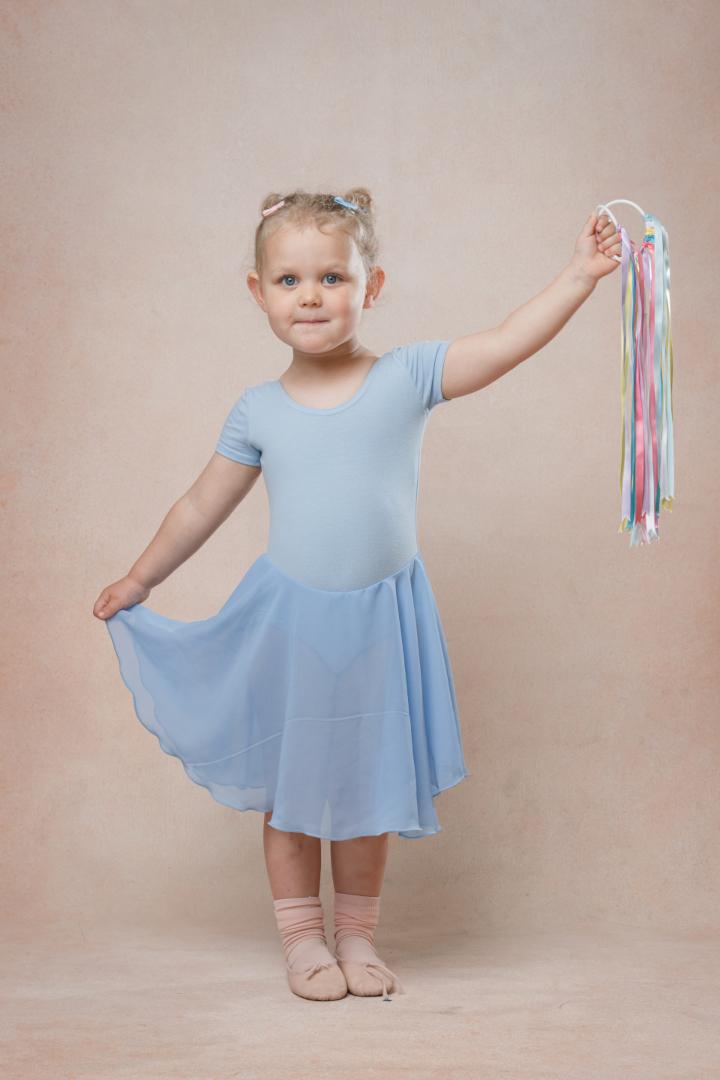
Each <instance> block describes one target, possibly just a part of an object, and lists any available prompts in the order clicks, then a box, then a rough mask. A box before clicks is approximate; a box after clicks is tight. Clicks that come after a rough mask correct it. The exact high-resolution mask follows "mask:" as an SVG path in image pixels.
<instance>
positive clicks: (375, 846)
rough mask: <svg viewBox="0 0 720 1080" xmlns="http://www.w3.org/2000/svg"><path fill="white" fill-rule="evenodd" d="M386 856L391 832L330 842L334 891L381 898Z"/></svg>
mask: <svg viewBox="0 0 720 1080" xmlns="http://www.w3.org/2000/svg"><path fill="white" fill-rule="evenodd" d="M387 854H388V833H383V834H382V835H381V836H356V837H353V839H352V840H331V841H330V861H331V863H332V876H333V884H334V886H335V891H336V892H340V893H355V894H361V895H362V896H379V895H380V890H381V889H382V883H383V878H384V876H385V863H386V862H387Z"/></svg>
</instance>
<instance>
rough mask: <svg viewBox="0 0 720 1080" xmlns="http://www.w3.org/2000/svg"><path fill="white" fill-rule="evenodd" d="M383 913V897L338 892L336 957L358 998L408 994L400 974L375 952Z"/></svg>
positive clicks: (348, 986)
mask: <svg viewBox="0 0 720 1080" xmlns="http://www.w3.org/2000/svg"><path fill="white" fill-rule="evenodd" d="M379 916H380V897H379V896H360V895H353V894H351V893H338V892H336V893H335V957H336V959H337V962H338V967H339V968H340V970H341V971H342V973H343V975H344V976H345V982H346V983H347V988H348V990H349V992H350V993H351V994H354V995H355V996H356V997H379V996H380V995H381V994H382V997H383V1001H392V998H391V997H390V994H391V992H392V991H397V992H398V993H400V994H404V993H405V988H404V987H403V985H402V983H401V982H400V980H399V979H398V977H397V975H396V974H395V973H394V972H393V971H391V970H390V968H389V967H388V966H387V965H386V964H384V963H383V961H382V960H381V959H380V957H379V956H378V954H377V952H376V951H375V944H374V931H375V928H376V927H377V923H378V919H379Z"/></svg>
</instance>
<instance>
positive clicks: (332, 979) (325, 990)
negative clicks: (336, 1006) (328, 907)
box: [263, 811, 347, 1001]
mask: <svg viewBox="0 0 720 1080" xmlns="http://www.w3.org/2000/svg"><path fill="white" fill-rule="evenodd" d="M271 817H272V811H269V812H268V813H266V814H265V820H264V823H263V847H264V849H265V864H266V866H267V873H268V878H269V880H270V889H271V891H272V895H273V910H274V912H275V919H276V922H277V927H278V930H279V931H280V935H281V937H282V945H283V952H284V953H285V959H286V961H287V976H288V982H289V984H290V989H291V990H292V991H293V993H294V994H297V995H298V996H299V997H304V998H310V999H312V1000H314V1001H327V1000H332V1001H334V1000H337V999H338V998H342V997H344V996H345V995H346V994H347V983H346V982H345V977H344V975H343V973H342V971H341V970H340V968H339V967H338V964H337V961H336V960H335V957H334V956H333V955H332V953H331V952H330V950H329V949H328V947H327V941H326V939H325V923H324V919H323V910H322V903H321V901H320V896H319V893H320V858H321V852H320V839H319V837H317V836H306V835H305V834H304V833H291V832H283V831H282V830H281V829H273V828H272V826H270V825H268V821H269V819H270V818H271Z"/></svg>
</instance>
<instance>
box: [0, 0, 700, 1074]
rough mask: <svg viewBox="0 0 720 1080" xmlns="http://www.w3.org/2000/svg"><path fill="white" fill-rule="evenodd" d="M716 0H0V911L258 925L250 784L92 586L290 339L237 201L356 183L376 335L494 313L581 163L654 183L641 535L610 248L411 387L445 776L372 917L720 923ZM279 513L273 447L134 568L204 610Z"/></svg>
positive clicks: (538, 281) (484, 323) (537, 284)
mask: <svg viewBox="0 0 720 1080" xmlns="http://www.w3.org/2000/svg"><path fill="white" fill-rule="evenodd" d="M717 16H718V9H717V7H716V6H715V5H714V4H712V3H709V2H707V3H693V4H688V5H685V4H653V3H650V2H646V3H637V4H634V5H632V6H631V8H630V10H626V5H624V4H622V3H620V2H617V3H616V2H609V3H597V4H595V3H590V4H584V5H583V4H580V5H578V4H574V3H569V2H561V3H548V4H542V3H532V2H518V0H516V2H513V3H510V4H509V5H508V4H506V5H504V9H503V12H502V13H500V9H499V8H498V6H497V5H496V4H494V3H489V2H484V0H483V2H478V3H469V2H468V3H450V4H449V5H448V4H446V5H442V8H439V7H438V6H437V5H436V4H434V3H427V2H424V0H423V2H415V3H406V4H403V3H380V2H378V0H369V2H367V3H364V4H362V5H351V4H326V3H319V2H318V3H305V4H296V3H290V2H283V3H271V4H269V5H257V4H251V3H233V2H230V0H210V2H205V3H190V2H173V0H154V2H153V3H149V4H147V3H141V2H139V0H136V2H129V3H122V2H119V0H118V2H113V0H97V2H76V3H72V2H60V3H49V2H48V3H41V2H38V3H29V2H28V3H21V2H14V3H13V2H10V3H7V2H6V3H4V4H3V6H2V16H1V22H2V38H3V48H4V51H5V55H6V58H7V62H6V64H4V67H3V80H4V83H5V86H4V98H5V113H4V117H3V129H4V130H3V140H2V141H3V158H4V165H5V170H6V176H5V184H4V185H3V186H4V197H3V200H2V214H3V218H4V228H3V245H2V246H3V256H4V264H5V269H4V275H3V277H4V280H3V286H4V287H3V294H4V330H3V352H4V386H5V392H4V394H3V406H4V417H3V432H4V438H5V449H4V455H3V457H4V477H3V486H4V491H5V500H4V501H5V515H4V520H5V544H6V558H5V559H4V563H5V572H6V576H5V585H4V589H3V607H4V613H3V614H4V618H3V623H4V626H5V631H6V638H5V648H4V657H5V679H4V725H3V730H4V733H5V744H4V752H3V755H2V761H3V771H4V786H3V836H4V846H5V859H6V872H5V875H4V895H3V909H4V910H3V917H4V920H5V927H6V930H7V932H8V934H10V935H11V936H17V939H18V940H23V939H25V938H30V937H32V936H33V935H34V934H35V933H38V932H39V931H40V929H43V930H46V929H48V928H52V929H53V930H54V931H55V932H56V933H57V934H59V935H60V936H62V935H64V934H65V935H67V938H68V940H70V941H75V940H78V941H79V940H80V939H84V938H85V937H86V936H89V937H92V935H93V934H101V933H102V932H103V931H104V930H105V929H106V928H117V927H121V926H127V927H131V928H133V929H137V930H138V932H139V931H141V930H142V929H143V928H150V929H153V928H156V927H159V928H162V929H163V930H165V929H169V930H172V928H173V926H178V927H180V926H192V927H202V926H206V927H207V928H208V929H211V928H212V929H225V930H230V931H231V932H233V933H237V934H246V933H249V934H250V935H254V934H255V933H256V932H257V931H258V930H262V932H263V933H267V934H270V933H271V932H272V929H273V923H272V912H271V907H270V891H269V885H268V883H267V879H266V876H265V868H264V861H263V854H262V845H261V836H262V818H261V816H260V815H259V814H257V813H254V812H247V813H244V814H242V813H239V812H237V811H234V810H231V809H228V808H225V807H222V806H220V805H218V804H217V803H215V802H214V801H213V800H212V798H211V797H210V796H209V794H208V793H207V792H206V791H205V790H203V789H202V788H200V787H198V786H196V785H194V784H193V783H192V782H191V781H190V780H189V779H188V778H187V777H186V776H185V774H184V773H183V771H182V768H181V766H180V764H179V762H178V761H177V760H175V759H174V758H171V757H167V756H165V755H164V754H163V753H162V751H161V750H160V749H159V747H158V745H157V743H156V741H155V739H154V738H153V737H152V736H151V735H150V734H148V732H147V731H145V729H143V728H142V727H141V725H140V724H139V722H138V721H137V720H136V718H135V714H134V712H133V710H132V702H131V698H130V695H129V693H128V691H127V690H126V688H125V686H124V685H123V684H122V682H121V679H120V675H119V671H118V667H117V662H116V659H115V655H114V652H113V649H112V645H111V642H110V638H109V635H108V633H107V630H106V628H105V627H104V625H103V624H102V623H101V622H100V621H98V620H97V619H95V618H94V617H93V616H92V613H91V609H92V605H93V603H94V601H95V599H96V597H97V595H98V593H99V592H100V590H101V589H102V587H103V586H104V585H106V584H108V583H109V582H111V581H113V580H115V579H116V578H117V577H119V576H121V575H122V574H123V573H124V572H125V571H126V570H127V569H128V568H129V566H130V565H131V563H132V562H133V560H134V559H135V558H136V557H137V555H138V554H139V553H140V551H141V550H142V549H143V548H144V546H145V545H146V544H147V543H148V541H149V540H150V538H151V536H152V535H153V533H154V531H155V530H156V528H157V527H158V525H159V523H160V521H161V519H162V517H163V516H164V514H165V512H166V510H167V509H168V508H169V506H170V505H171V503H172V502H173V501H174V500H175V499H176V498H177V497H178V496H179V495H180V494H181V492H183V491H184V490H185V489H186V488H187V487H188V486H189V485H190V483H191V482H192V480H193V479H194V477H195V476H196V475H197V473H198V472H199V471H200V470H201V469H202V468H203V466H204V464H205V463H206V461H207V459H208V458H209V456H210V455H211V454H212V452H213V447H214V443H215V440H216V438H217V434H218V432H219V429H220V426H221V423H222V421H223V419H224V417H225V415H226V412H227V409H228V408H229V405H230V404H231V403H232V402H233V401H234V400H235V399H236V397H237V394H238V393H239V389H240V388H241V387H242V386H243V385H245V384H252V383H255V382H259V381H261V380H264V379H267V378H273V377H277V376H278V375H279V374H280V373H282V371H283V370H284V369H285V367H286V366H287V364H288V362H289V352H288V349H287V347H286V346H284V345H283V344H282V343H280V342H279V341H278V340H277V339H275V338H274V337H273V336H272V334H271V332H270V331H269V329H268V327H267V325H266V323H265V321H264V318H263V316H262V314H261V312H260V310H259V309H258V308H257V306H256V305H255V303H254V301H253V300H252V298H251V296H250V294H249V292H248V291H247V288H246V286H245V280H244V279H245V273H246V271H247V269H248V266H249V259H250V254H251V241H252V235H253V229H254V227H255V224H256V222H257V220H258V204H259V201H260V199H261V198H262V197H263V196H264V195H265V194H266V193H268V192H270V191H273V190H279V191H283V190H285V189H291V188H293V187H295V186H302V187H305V188H307V189H324V190H333V191H335V190H337V191H342V190H343V189H345V188H347V187H348V186H350V185H353V184H364V185H367V186H368V187H369V188H370V190H371V191H372V193H373V195H374V196H375V198H376V200H377V206H378V228H379V232H380V236H381V243H382V254H381V259H380V261H381V264H382V265H383V267H384V268H385V271H386V274H387V283H386V286H385V289H384V292H383V294H382V298H381V300H380V303H379V304H378V306H377V307H376V308H375V309H374V310H370V311H367V312H366V313H365V315H364V322H363V327H362V340H363V343H364V344H366V345H367V346H368V347H370V348H372V349H374V350H376V352H378V353H380V352H381V351H384V350H386V349H387V348H389V347H390V346H392V345H393V344H396V343H401V342H404V341H408V340H413V339H420V338H425V337H437V338H444V337H454V336H459V335H462V334H467V333H470V332H472V331H474V330H480V329H483V328H487V327H490V326H492V325H495V324H497V323H498V322H500V321H501V320H502V319H503V318H504V317H505V316H506V315H507V314H508V313H509V312H510V311H511V310H513V309H514V308H515V307H517V306H519V305H520V304H521V303H523V302H524V301H525V300H527V299H529V298H530V296H532V295H534V294H536V293H537V292H539V291H540V290H541V289H542V288H544V287H545V285H547V284H548V283H549V282H550V281H551V280H552V279H553V278H554V277H555V275H556V274H557V273H558V272H559V271H560V270H561V268H562V267H563V265H564V264H565V263H566V261H567V260H568V259H569V258H570V255H571V253H572V250H573V245H574V242H575V238H576V235H577V233H578V232H579V230H580V228H581V226H582V224H583V222H584V221H585V219H586V217H587V216H588V214H589V213H590V212H591V211H592V210H593V208H594V207H595V205H596V203H597V202H599V201H608V200H610V199H615V198H630V199H633V200H635V201H636V202H638V203H640V205H641V206H643V207H644V208H645V209H646V210H648V211H651V212H654V213H656V214H658V216H659V217H660V218H661V220H662V221H663V223H664V224H665V226H666V228H667V230H668V234H669V240H670V252H671V269H672V283H671V290H672V318H673V336H674V344H675V380H674V389H673V396H674V416H675V436H676V504H675V509H674V510H673V512H672V513H670V512H667V511H663V512H662V515H661V523H660V525H661V539H660V542H659V543H657V544H654V545H652V546H649V547H644V548H635V549H630V547H629V541H628V537H627V535H620V534H619V533H618V531H617V530H618V523H619V507H620V496H619V484H618V468H619V450H620V413H619V389H620V379H619V340H620V324H619V319H620V298H619V285H620V281H619V273H616V274H614V275H612V276H610V277H609V278H606V279H604V280H603V281H601V282H600V283H599V285H598V287H597V289H596V291H595V293H594V294H593V295H592V296H591V297H590V299H589V300H588V302H587V303H586V304H585V305H583V307H581V308H580V310H579V311H578V312H577V314H576V315H575V316H574V317H573V319H572V320H571V321H570V323H569V324H568V325H567V327H566V328H565V329H564V330H563V331H561V333H560V335H559V336H558V337H557V338H556V339H555V340H553V341H552V342H551V343H549V344H548V345H547V347H546V348H544V349H543V350H542V351H541V352H540V353H538V354H536V355H535V356H533V357H532V358H530V359H529V360H528V361H527V362H525V363H523V364H521V365H520V366H519V367H518V368H517V369H515V370H514V371H513V372H511V373H510V374H509V375H507V376H506V377H504V378H501V379H500V380H498V381H497V382H496V383H494V384H493V385H491V386H489V387H488V388H487V389H485V390H484V391H481V392H479V393H477V394H475V395H471V396H468V397H465V398H462V399H457V400H455V401H454V402H453V403H452V404H450V405H449V406H447V407H446V408H444V409H442V410H438V411H437V412H435V413H433V415H432V417H431V420H430V423H429V426H428V430H427V433H426V437H425V443H424V448H423V457H422V478H421V488H420V502H419V516H418V530H419V532H418V535H419V543H420V549H421V551H422V552H423V554H424V558H425V561H426V565H427V567H428V571H429V574H430V577H431V581H432V583H433V588H434V591H435V594H436V598H437V601H438V606H439V609H440V612H441V615H442V619H443V623H444V626H445V630H446V634H447V639H448V644H449V649H450V653H451V659H452V663H453V667H454V673H455V679H456V685H457V691H458V699H459V704H460V709H461V722H462V730H463V736H464V743H465V749H466V757H467V763H468V768H469V769H470V771H471V773H472V776H471V778H470V779H468V780H466V781H465V782H464V783H463V784H461V785H460V786H459V787H457V788H455V789H454V790H450V791H447V792H445V793H444V794H442V795H441V796H440V797H439V800H438V802H437V809H438V814H439V817H440V820H441V823H442V825H443V832H442V833H440V834H438V835H437V836H435V837H434V838H424V839H422V840H418V841H414V842H412V841H405V840H402V839H399V838H398V837H397V836H396V835H394V834H393V835H392V837H391V847H390V856H389V861H388V868H387V876H386V882H385V888H384V891H383V905H384V906H383V925H384V927H385V928H386V932H387V933H392V932H394V930H397V932H398V933H401V932H402V931H403V930H404V929H406V928H407V927H408V925H409V920H412V925H413V926H418V927H421V926H423V925H425V926H428V927H430V928H432V927H433V926H435V925H437V924H438V920H439V919H442V920H443V922H444V923H445V924H446V925H447V926H450V927H454V928H456V929H467V930H471V931H475V932H478V933H483V934H485V933H488V932H494V931H495V932H497V933H501V932H510V931H512V932H518V933H525V932H526V931H528V932H529V931H538V932H539V931H544V930H552V929H553V928H571V929H572V928H577V929H597V930H598V931H602V930H603V929H604V928H613V927H618V926H621V927H632V928H636V929H637V932H638V933H639V934H644V933H645V932H649V933H653V932H655V931H659V932H672V933H674V934H681V935H687V936H695V935H699V936H704V935H715V934H717V932H718V929H720V919H719V916H718V911H719V910H720V908H719V904H718V901H719V899H720V895H719V889H718V885H719V884H720V880H719V879H720V872H719V869H718V858H717V855H718V826H719V824H720V810H719V807H720V800H719V799H718V765H719V760H718V746H719V743H720V737H719V733H718V714H719V710H718V703H719V699H718V571H717V555H718V545H717V529H718V515H717V499H718V488H717V427H718V412H717V404H718V394H717V386H718V353H717V347H716V337H717V322H716V313H717V250H718V240H719V237H718V226H717V218H718V214H717V206H716V202H717V181H718V157H717V145H718V143H717V135H718V126H717V114H718V94H717V90H718V74H717V65H716V56H717V47H718V17H717ZM619 209H620V210H621V211H622V210H623V208H619ZM624 210H625V212H623V213H622V214H621V221H622V222H623V223H624V224H625V225H626V227H627V228H628V229H629V231H630V234H631V235H632V236H633V238H634V239H635V241H636V242H638V241H639V240H640V239H641V237H642V220H641V218H640V216H639V215H637V214H636V213H635V212H634V211H632V210H629V209H628V208H624ZM267 527H268V508H267V499H266V494H265V489H264V486H263V483H262V481H261V482H260V483H259V484H258V485H257V486H256V487H255V488H254V489H253V491H252V492H251V493H250V495H249V497H248V498H247V499H246V501H245V502H244V503H243V504H242V505H241V507H240V508H239V509H238V511H237V512H236V513H235V514H234V515H233V517H232V518H231V519H230V520H229V521H228V522H227V523H226V525H225V526H224V527H223V528H222V529H221V530H220V531H219V532H218V533H217V534H216V535H215V536H214V537H212V538H211V540H210V541H209V542H208V543H207V544H206V546H205V547H204V548H203V549H202V550H201V551H200V552H199V553H198V554H197V555H196V557H194V558H193V559H191V560H190V561H189V562H188V563H186V564H185V565H184V566H182V567H181V568H180V569H179V570H178V571H177V572H176V573H175V574H174V575H173V576H172V577H171V578H170V579H169V580H168V581H166V582H165V583H163V584H162V585H161V586H159V587H158V588H157V589H155V590H154V592H153V594H152V596H151V598H150V600H149V601H148V604H149V606H151V607H153V608H155V609H156V610H158V611H160V612H162V613H163V614H166V615H170V616H173V617H177V618H183V619H200V618H204V617H206V616H209V615H211V614H213V613H214V612H215V611H217V610H218V608H219V607H220V606H221V604H222V603H223V602H224V600H225V599H226V598H227V596H228V595H229V594H230V592H231V591H232V589H233V588H234V587H235V585H236V584H237V582H238V580H239V579H240V577H241V576H242V574H243V573H244V572H245V571H246V570H247V568H248V567H249V565H250V563H251V562H252V560H253V559H254V558H255V557H256V556H257V555H258V554H260V553H261V552H262V551H263V550H264V547H265V541H266V534H267ZM323 854H324V860H325V866H324V868H323V892H325V890H326V889H327V888H328V884H329V863H328V857H329V850H328V846H327V844H324V845H323ZM279 970H280V969H279V968H278V971H279ZM218 1075H219V1074H218Z"/></svg>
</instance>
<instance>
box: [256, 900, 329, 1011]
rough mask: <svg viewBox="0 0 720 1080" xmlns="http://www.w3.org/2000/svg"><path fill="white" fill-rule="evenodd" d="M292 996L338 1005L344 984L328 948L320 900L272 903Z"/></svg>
mask: <svg viewBox="0 0 720 1080" xmlns="http://www.w3.org/2000/svg"><path fill="white" fill-rule="evenodd" d="M273 906H274V910H275V918H276V920H277V925H278V929H279V930H280V934H281V936H282V944H283V951H284V953H285V959H286V962H287V979H288V985H289V986H290V989H291V990H292V992H293V994H297V996H298V997H302V998H308V999H309V1000H311V1001H338V1000H339V999H340V998H343V997H345V996H346V994H347V983H346V981H345V976H344V975H343V973H342V971H341V970H340V967H339V966H338V963H337V960H336V959H335V957H334V956H333V955H332V953H331V952H330V950H329V949H328V947H327V942H326V940H325V926H324V921H323V913H322V904H321V902H320V897H319V896H300V897H293V898H288V899H282V900H275V901H274V902H273Z"/></svg>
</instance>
